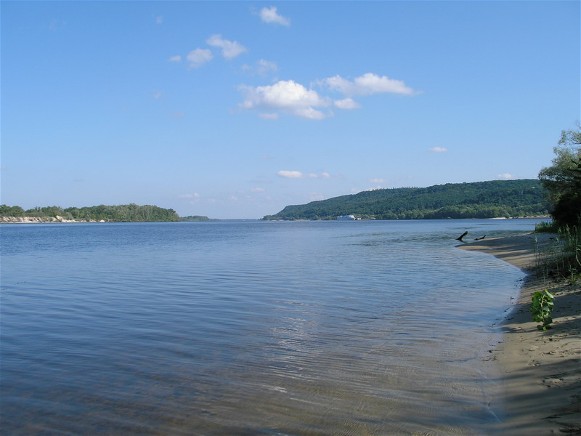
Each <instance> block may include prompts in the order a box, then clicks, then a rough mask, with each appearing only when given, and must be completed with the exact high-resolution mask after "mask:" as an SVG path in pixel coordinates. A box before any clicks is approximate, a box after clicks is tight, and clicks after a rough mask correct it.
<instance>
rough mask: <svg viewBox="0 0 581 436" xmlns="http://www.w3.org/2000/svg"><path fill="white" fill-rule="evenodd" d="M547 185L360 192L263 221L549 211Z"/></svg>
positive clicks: (482, 215)
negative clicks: (544, 186) (545, 186)
mask: <svg viewBox="0 0 581 436" xmlns="http://www.w3.org/2000/svg"><path fill="white" fill-rule="evenodd" d="M549 208H550V204H549V201H548V199H547V196H546V192H545V189H544V188H543V186H542V184H541V182H540V181H539V180H536V179H525V180H494V181H487V182H475V183H448V184H444V185H436V186H430V187H428V188H394V189H379V190H374V191H364V192H360V193H358V194H353V195H344V196H340V197H334V198H330V199H328V200H322V201H314V202H311V203H308V204H305V205H293V206H287V207H285V208H284V209H283V210H282V211H280V212H278V213H277V214H275V215H267V216H265V217H264V219H266V220H273V219H281V220H296V219H308V220H318V219H322V220H328V219H336V218H337V216H340V215H355V216H356V217H357V218H361V219H382V220H390V219H443V218H444V219H445V218H495V217H506V218H510V217H524V216H539V215H547V214H548V210H549Z"/></svg>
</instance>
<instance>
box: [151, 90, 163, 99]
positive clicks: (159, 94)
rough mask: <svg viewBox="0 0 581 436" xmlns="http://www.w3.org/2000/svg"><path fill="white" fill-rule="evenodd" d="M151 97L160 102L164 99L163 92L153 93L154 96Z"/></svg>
mask: <svg viewBox="0 0 581 436" xmlns="http://www.w3.org/2000/svg"><path fill="white" fill-rule="evenodd" d="M151 96H152V97H153V99H154V100H159V99H160V98H161V97H163V92H161V91H153V94H152V95H151Z"/></svg>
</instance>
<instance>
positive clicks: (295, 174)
mask: <svg viewBox="0 0 581 436" xmlns="http://www.w3.org/2000/svg"><path fill="white" fill-rule="evenodd" d="M276 174H277V175H279V176H280V177H284V178H287V179H302V178H303V177H304V175H303V173H301V172H300V171H291V170H280V171H279V172H278V173H276Z"/></svg>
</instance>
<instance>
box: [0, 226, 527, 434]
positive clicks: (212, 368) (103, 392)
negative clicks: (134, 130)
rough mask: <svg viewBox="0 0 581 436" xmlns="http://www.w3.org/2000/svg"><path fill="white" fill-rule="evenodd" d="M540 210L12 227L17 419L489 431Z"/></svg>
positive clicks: (6, 310)
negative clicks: (489, 249)
mask: <svg viewBox="0 0 581 436" xmlns="http://www.w3.org/2000/svg"><path fill="white" fill-rule="evenodd" d="M535 222H536V221H533V220H482V221H480V220H444V221H355V222H261V221H218V222H207V223H115V224H103V223H98V224H47V225H43V224H33V225H11V224H6V225H2V226H0V232H1V238H2V247H1V248H2V251H1V255H2V257H1V261H2V264H1V268H2V269H1V278H2V281H1V301H0V303H1V306H0V310H1V312H0V314H1V318H0V327H1V330H0V334H1V337H0V339H1V341H0V351H1V366H0V427H1V428H2V429H3V432H6V433H5V434H94V433H105V434H128V433H133V434H199V435H221V434H233V435H310V434H313V435H315V434H316V435H320V434H354V435H363V434H374V435H375V434H377V435H384V434H481V433H486V432H487V429H490V428H491V426H492V425H494V423H495V422H496V421H497V420H498V417H497V414H496V412H495V411H494V408H493V407H492V408H491V407H490V404H491V403H494V399H495V396H496V395H498V392H499V391H498V386H496V384H495V383H494V382H493V381H492V380H494V378H495V375H497V374H496V373H495V371H497V369H496V368H495V366H494V363H493V362H490V359H489V356H490V353H489V350H490V349H491V347H493V346H494V345H495V344H497V343H498V342H499V341H500V340H501V335H500V333H499V331H498V330H497V329H496V328H495V327H494V325H495V324H496V323H498V322H499V321H500V320H501V319H502V317H503V314H505V313H506V311H507V310H508V309H509V307H510V305H511V299H512V298H514V297H515V296H516V295H517V293H518V289H519V283H520V280H521V279H522V278H523V273H522V272H521V271H520V270H518V269H517V268H514V267H512V266H510V265H508V264H505V263H503V262H502V261H499V260H498V259H496V258H494V257H492V256H487V255H483V254H481V253H474V252H466V251H463V250H458V249H457V248H456V245H457V244H458V242H457V241H455V240H454V238H456V237H457V236H458V235H460V234H461V233H462V232H463V231H464V230H468V231H469V232H470V233H469V235H468V236H467V238H466V240H468V241H469V240H471V239H473V238H474V237H477V236H483V235H485V234H486V235H487V237H491V236H502V235H507V234H514V233H517V232H522V231H532V230H533V229H534V224H535Z"/></svg>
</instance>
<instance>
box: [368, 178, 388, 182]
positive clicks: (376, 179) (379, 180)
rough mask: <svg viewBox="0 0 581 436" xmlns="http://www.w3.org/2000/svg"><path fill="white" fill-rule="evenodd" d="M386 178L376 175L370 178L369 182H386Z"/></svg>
mask: <svg viewBox="0 0 581 436" xmlns="http://www.w3.org/2000/svg"><path fill="white" fill-rule="evenodd" d="M384 182H385V179H382V178H380V177H374V178H372V179H369V183H384Z"/></svg>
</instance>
